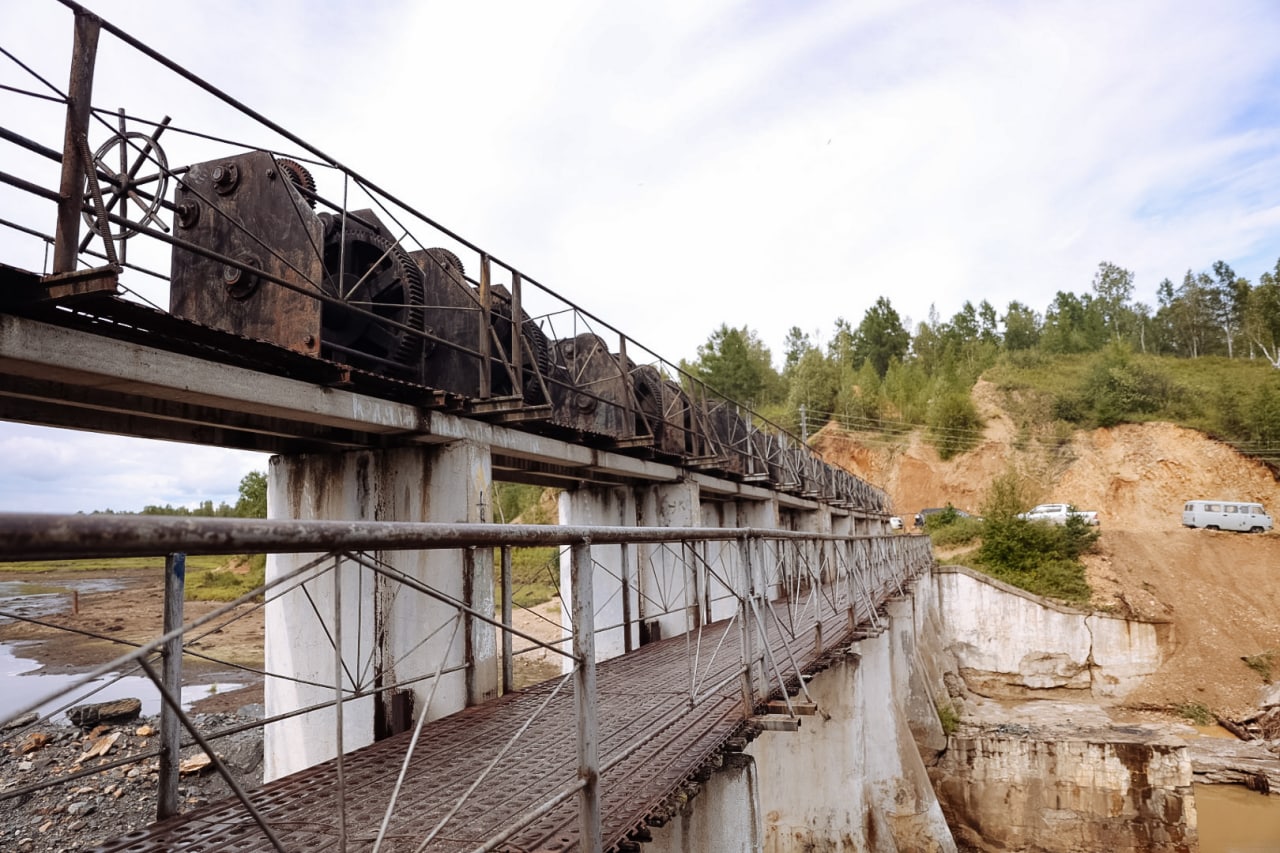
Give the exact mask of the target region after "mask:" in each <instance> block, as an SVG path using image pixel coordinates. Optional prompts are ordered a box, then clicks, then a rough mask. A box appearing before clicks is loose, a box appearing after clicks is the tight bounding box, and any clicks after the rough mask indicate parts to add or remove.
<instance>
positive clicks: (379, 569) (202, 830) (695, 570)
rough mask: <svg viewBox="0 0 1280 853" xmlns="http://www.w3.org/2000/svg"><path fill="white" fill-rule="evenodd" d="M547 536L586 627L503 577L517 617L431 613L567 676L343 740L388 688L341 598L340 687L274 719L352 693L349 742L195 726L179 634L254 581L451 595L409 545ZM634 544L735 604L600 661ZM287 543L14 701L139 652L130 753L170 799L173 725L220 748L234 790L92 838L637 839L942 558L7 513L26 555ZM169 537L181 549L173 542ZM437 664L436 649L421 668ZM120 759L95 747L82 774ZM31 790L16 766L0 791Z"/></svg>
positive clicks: (679, 541)
mask: <svg viewBox="0 0 1280 853" xmlns="http://www.w3.org/2000/svg"><path fill="white" fill-rule="evenodd" d="M548 545H551V546H556V547H558V548H561V549H564V550H565V552H566V553H567V557H568V559H569V560H570V562H571V566H572V578H573V585H572V589H571V590H569V591H567V593H566V595H567V597H566V598H564V599H563V600H562V607H563V608H564V610H565V612H566V613H569V614H571V615H572V620H571V628H572V630H571V631H570V632H569V635H568V636H566V637H565V638H564V639H563V640H560V641H555V642H542V641H538V640H536V639H534V638H532V637H530V636H528V635H525V634H523V633H521V632H517V631H516V630H515V629H514V628H513V627H512V617H511V612H512V605H511V603H510V596H511V587H510V585H505V586H504V589H505V596H504V603H503V608H502V612H503V616H502V617H500V618H495V617H494V616H492V615H491V614H485V613H480V612H476V611H474V610H473V609H472V608H470V607H469V606H468V604H467V602H465V601H456V600H453V601H451V603H452V605H453V607H454V608H455V616H454V618H453V620H451V621H450V622H447V623H445V624H442V625H440V626H437V627H436V628H434V629H432V631H433V632H439V631H445V632H452V631H457V630H459V627H460V626H461V625H462V624H463V623H464V622H465V621H467V620H475V619H479V620H484V621H488V622H491V623H493V624H494V627H495V628H496V629H497V630H500V631H502V633H503V636H504V638H506V640H504V642H503V644H502V645H503V649H504V652H503V664H504V670H507V671H510V668H511V659H512V656H513V654H517V653H518V652H513V651H512V649H513V643H512V642H511V640H515V641H516V643H519V644H523V645H524V650H525V651H526V652H528V651H532V650H535V649H539V648H542V649H546V650H547V651H549V652H551V653H552V654H554V655H556V656H557V657H559V658H561V659H562V660H563V661H564V662H565V668H566V670H567V671H566V672H565V674H564V675H563V676H562V677H560V678H553V679H550V680H548V681H545V682H543V683H541V684H537V685H535V686H532V687H528V688H525V689H523V690H516V691H512V692H509V693H507V694H506V695H504V696H502V697H501V698H499V699H497V700H494V701H491V702H488V703H485V704H482V705H478V706H474V707H470V708H466V709H464V710H462V711H460V712H457V713H454V714H451V715H448V716H445V717H441V718H433V715H432V713H431V711H432V709H431V702H430V700H428V702H427V705H426V707H425V708H423V709H421V710H420V712H419V713H418V716H417V720H416V722H415V724H414V725H413V727H412V728H411V729H410V730H407V731H405V732H402V733H400V734H397V735H394V736H391V737H388V738H385V739H383V740H380V741H377V742H375V743H374V744H372V745H370V746H367V747H364V748H361V749H358V750H355V751H353V752H349V753H345V754H344V753H343V752H342V751H341V746H340V745H341V738H342V734H341V733H342V723H341V720H342V714H341V711H340V709H342V708H343V707H344V706H346V705H349V703H353V702H359V701H367V700H368V697H370V696H371V695H372V694H373V693H374V692H376V691H377V689H378V688H376V687H375V686H374V685H373V684H371V683H370V682H369V681H368V679H367V672H368V670H367V668H366V667H364V666H362V665H361V664H362V661H357V662H356V665H355V666H351V665H350V663H349V662H347V661H344V660H343V656H342V655H341V654H339V653H338V652H337V649H338V648H339V647H340V645H341V643H342V639H341V638H342V636H343V632H344V630H346V631H350V630H352V627H353V626H351V625H344V624H343V620H342V610H341V608H340V607H335V609H334V612H333V613H321V612H319V611H317V612H316V613H315V617H316V618H317V619H320V620H321V621H323V622H324V623H325V625H326V629H327V631H328V633H329V634H330V636H331V637H332V638H333V649H334V662H333V669H332V672H333V680H332V691H333V698H332V700H331V701H330V702H328V703H325V705H324V706H320V707H317V706H312V707H309V708H307V709H296V710H295V711H290V712H285V713H283V714H280V715H277V716H275V717H273V718H270V719H267V720H264V721H263V724H264V725H270V724H272V723H273V722H277V721H279V720H281V719H285V718H287V717H289V716H292V715H293V714H294V713H297V711H301V710H305V711H308V712H314V711H317V710H321V709H322V707H328V708H330V709H337V710H338V713H336V714H335V715H334V728H335V737H336V739H337V742H338V744H339V753H338V755H337V756H336V757H335V758H333V759H332V760H330V761H327V762H325V763H322V764H320V765H317V766H315V767H312V768H310V769H307V770H304V771H302V772H298V773H294V774H292V775H290V776H286V777H284V778H281V779H278V780H275V781H272V782H269V783H267V784H266V785H264V786H263V787H261V788H259V789H257V790H254V791H250V792H246V791H244V790H243V789H242V788H241V787H240V786H239V785H238V784H237V783H236V782H235V780H234V777H233V776H232V775H231V774H230V773H229V772H228V771H227V770H226V768H225V767H224V766H223V765H222V764H221V762H220V761H219V759H218V758H217V740H218V738H219V736H220V735H223V734H225V732H219V731H201V730H200V729H199V728H198V727H197V725H196V723H195V722H194V721H193V719H192V718H191V716H190V715H188V714H187V713H186V712H185V711H183V710H182V707H181V704H180V702H179V699H178V696H177V693H176V691H175V689H174V674H173V671H172V669H170V668H171V667H173V666H175V665H177V662H178V661H180V660H181V649H182V647H183V644H184V642H186V641H187V640H189V639H190V638H198V637H201V636H204V635H206V634H208V633H209V632H212V631H216V630H218V629H219V628H220V627H222V626H224V625H225V624H227V622H228V621H229V620H234V619H237V618H243V615H244V610H243V608H242V607H240V606H238V605H240V604H243V603H244V602H246V601H251V600H253V599H256V598H261V599H262V602H261V603H259V604H256V605H254V606H266V607H270V606H272V602H277V601H279V600H281V598H282V597H283V596H286V595H288V594H290V592H291V591H295V590H304V591H305V590H308V589H324V588H326V587H327V588H334V587H335V580H334V578H335V576H336V575H337V574H338V573H343V572H358V573H361V574H364V575H367V576H368V577H369V581H370V583H371V584H372V582H373V579H374V578H375V577H379V578H390V579H392V580H393V581H395V582H396V583H398V584H401V588H400V589H399V591H398V594H400V595H406V596H419V597H422V599H423V600H424V601H425V600H427V599H432V600H436V601H439V600H441V599H449V596H448V594H447V593H445V592H443V591H441V590H439V589H435V588H433V587H432V586H431V585H430V584H424V583H421V582H416V581H414V580H412V579H411V578H408V577H407V576H404V575H403V574H401V573H399V572H398V571H397V570H396V567H395V562H396V560H395V553H396V552H397V551H399V550H407V549H418V550H421V549H430V550H456V549H475V548H495V549H497V550H498V551H499V552H500V554H501V555H502V560H501V562H502V563H503V564H504V565H509V560H510V556H511V553H512V549H517V548H521V547H529V546H548ZM641 546H644V547H646V548H648V549H649V553H651V554H652V555H653V556H654V558H655V559H662V560H669V559H671V558H672V557H674V558H676V559H678V560H679V561H681V564H682V569H683V571H684V573H685V574H687V576H689V577H693V578H698V579H700V583H701V586H700V589H702V590H703V595H701V596H700V597H701V598H702V600H703V601H704V602H707V603H709V605H710V606H709V607H707V608H705V609H703V610H702V612H703V613H705V614H707V617H708V618H709V617H710V616H711V615H713V614H715V613H719V612H728V613H729V614H730V615H729V616H727V617H726V618H718V619H715V620H714V621H701V622H700V623H699V624H697V625H696V626H695V627H694V628H693V630H691V631H689V632H688V633H687V634H685V635H682V636H676V637H671V638H668V639H665V640H661V641H658V642H655V643H651V644H648V645H645V646H642V647H641V648H640V649H638V650H636V651H634V652H630V653H628V654H625V655H622V656H620V657H617V658H614V659H611V660H606V661H602V662H597V661H596V659H595V650H594V645H595V641H594V637H595V635H596V634H597V633H598V632H599V631H608V630H614V629H616V627H617V626H609V625H605V626H600V627H599V628H597V629H596V630H592V629H591V628H590V627H589V626H591V625H593V623H594V617H595V614H597V613H598V612H599V608H600V607H601V605H602V604H603V602H601V601H598V600H597V595H598V593H597V592H596V590H594V589H593V583H592V575H593V574H594V570H595V569H598V568H599V567H600V565H601V563H600V561H599V555H600V554H601V553H602V552H604V551H606V550H608V549H617V548H639V547H641ZM285 551H287V552H295V553H296V552H302V553H316V556H315V557H314V559H311V560H310V561H308V562H307V563H304V564H303V565H302V566H301V567H300V568H298V569H296V570H294V571H292V572H289V573H287V574H283V575H280V576H277V577H273V578H271V579H270V580H269V581H268V582H267V583H266V584H265V585H263V586H262V587H260V588H259V589H257V590H254V591H253V592H252V593H250V594H248V595H246V596H245V597H244V598H242V599H240V600H239V601H238V602H233V603H232V604H228V605H226V606H224V607H221V608H219V609H218V610H216V611H215V612H213V613H211V614H209V615H208V616H205V617H202V618H201V619H198V620H195V621H192V622H188V623H186V624H178V623H181V621H182V620H181V619H180V618H176V617H175V615H174V613H173V611H172V609H170V611H169V612H168V613H167V614H166V618H167V620H168V622H169V624H168V625H165V626H157V630H156V634H155V636H154V638H153V639H151V640H150V641H149V642H146V643H143V644H142V645H140V646H139V647H137V648H132V649H130V650H129V651H128V652H126V653H124V654H122V655H120V656H119V657H117V658H115V659H113V660H109V661H104V662H103V664H102V665H101V666H99V667H98V668H97V669H95V670H94V671H93V672H90V673H86V674H85V675H84V676H82V677H81V678H80V679H79V681H78V683H77V685H74V686H72V687H71V688H69V689H68V690H67V691H65V695H62V694H56V695H53V696H47V697H42V698H41V699H40V700H38V701H36V702H32V703H30V705H29V706H28V707H26V708H23V709H21V710H20V711H19V712H17V713H15V714H14V715H11V719H12V718H16V717H18V716H21V715H22V714H25V713H26V712H27V711H29V710H34V709H36V708H40V707H43V706H47V705H48V704H49V703H50V702H56V703H57V705H58V707H59V708H65V707H68V706H69V705H71V704H74V703H75V702H76V701H78V698H79V691H80V690H82V689H83V686H84V685H88V684H89V682H90V681H92V680H93V679H94V678H97V677H100V676H102V675H104V674H114V673H122V672H131V671H135V670H136V669H138V668H141V669H142V671H143V672H145V673H146V674H147V675H148V676H150V677H151V678H152V680H153V681H154V682H155V684H156V687H157V689H158V690H159V691H160V693H161V695H162V697H163V699H164V701H165V706H166V713H165V717H164V719H163V720H162V725H163V726H164V731H162V733H161V736H160V740H161V741H162V743H163V744H164V745H163V746H162V747H160V748H158V749H156V750H155V751H153V753H152V754H150V755H148V754H142V755H136V756H132V757H130V758H128V759H125V760H124V761H128V762H135V761H139V760H150V759H151V758H154V757H156V756H165V755H168V759H167V760H164V761H163V763H162V773H161V778H160V782H159V784H160V785H161V787H162V796H161V802H162V803H163V802H164V800H165V797H164V795H163V789H164V787H165V786H168V787H170V788H173V789H176V785H177V775H176V761H175V760H174V758H173V754H174V753H176V750H177V749H178V748H179V744H180V739H182V742H184V743H197V744H200V745H202V746H204V747H205V748H206V751H207V754H209V755H210V756H213V760H214V766H215V768H216V769H217V770H218V772H220V773H222V774H223V775H224V778H225V779H226V780H227V782H228V786H229V790H230V794H229V796H228V798H227V799H226V800H225V801H223V802H221V803H217V804H213V805H210V806H208V807H202V808H200V809H198V810H196V811H193V812H190V813H182V812H177V811H176V810H175V813H173V814H172V815H171V816H170V817H168V818H166V819H164V820H161V821H159V822H158V823H156V824H154V825H153V826H151V827H149V828H147V829H143V830H138V831H135V832H131V833H129V834H127V835H125V836H123V837H121V838H119V839H117V840H115V841H112V842H109V843H106V844H103V845H101V846H99V847H96V848H94V850H95V852H96V853H108V851H111V853H126V851H127V853H146V852H147V851H154V852H155V853H158V852H159V851H211V850H237V851H256V850H274V851H278V853H285V851H301V850H306V851H314V850H345V851H379V850H380V851H426V850H433V851H436V850H444V851H464V850H465V851H489V850H506V851H522V850H623V849H633V848H634V845H635V844H636V843H637V842H638V841H640V840H643V839H645V838H646V837H647V832H648V827H649V826H651V825H660V824H662V823H664V822H665V821H666V820H667V819H668V818H670V817H671V816H672V815H673V814H674V813H675V812H676V811H678V810H679V809H680V807H681V805H682V804H683V803H685V802H687V800H688V799H689V798H690V797H691V796H696V794H697V792H698V787H699V784H700V782H701V781H705V780H706V779H707V778H708V777H709V776H710V774H711V773H713V772H714V770H715V769H716V768H717V767H718V766H719V765H720V764H721V763H722V762H723V761H724V760H725V755H726V753H730V752H734V751H740V750H741V749H742V748H743V747H744V746H745V744H746V742H748V741H749V740H750V739H752V738H753V737H754V736H755V734H756V733H758V732H759V731H760V730H761V729H763V728H769V729H782V730H786V729H788V728H794V727H795V726H797V725H799V724H800V721H801V720H802V717H803V715H804V714H806V713H813V712H814V711H815V710H816V711H818V712H820V710H821V709H816V708H814V707H813V703H812V702H811V701H810V700H809V699H808V697H807V695H806V691H805V680H806V677H807V676H809V675H810V674H812V673H813V672H815V671H817V670H819V669H822V668H824V666H825V664H826V662H827V661H828V659H829V656H830V655H832V654H838V653H840V652H841V649H842V646H845V645H847V644H848V642H849V641H850V640H851V639H853V638H855V637H856V636H859V635H860V632H865V631H875V630H877V629H878V628H879V627H880V624H881V621H880V620H881V616H880V615H878V613H877V611H878V610H879V608H880V605H881V604H882V603H883V602H884V601H885V600H886V599H887V598H889V597H890V596H894V595H899V594H901V593H902V592H903V590H904V588H905V587H906V586H907V585H908V584H910V583H911V582H912V581H913V580H914V579H915V578H916V577H917V576H918V575H920V574H921V573H923V572H926V571H927V570H928V568H929V566H930V565H931V564H932V557H931V554H930V550H929V547H928V542H927V540H926V539H924V538H923V537H908V536H861V537H828V536H821V535H817V534H806V533H797V532H788V531H777V530H768V531H766V530H751V529H704V528H619V527H596V528H574V527H530V526H518V525H435V524H403V523H401V524H397V523H374V522H365V523H359V522H277V521H239V520H223V519H204V520H199V519H171V518H129V517H103V516H66V517H47V516H31V515H2V516H0V553H4V554H6V555H8V556H13V557H21V558H23V559H54V558H59V559H61V558H72V557H84V556H89V555H93V556H141V555H152V556H154V555H158V554H170V555H172V554H173V553H174V552H178V553H188V554H196V553H214V554H232V553H246V552H269V553H280V552H285ZM658 555H661V557H659V556H658ZM169 559H170V562H171V564H172V562H173V560H174V557H172V556H170V558H169ZM174 575H175V573H174V572H172V571H171V572H169V577H170V578H172V577H174ZM618 580H620V579H618ZM170 598H171V599H172V598H173V596H172V595H170ZM176 600H177V601H180V600H181V598H180V595H179V596H178V597H177V599H176ZM649 603H650V604H651V605H653V606H655V607H658V606H664V607H667V608H674V609H675V610H677V611H682V612H686V613H689V612H693V611H694V607H693V602H691V601H690V600H689V593H686V596H685V598H684V599H682V600H677V601H674V602H672V601H665V602H660V601H658V600H653V601H650V602H649ZM0 615H3V614H0ZM581 626H588V627H587V628H586V629H585V630H584V629H583V628H582V627H581ZM424 632H425V629H424ZM424 639H425V638H424ZM158 659H163V665H162V664H161V663H158V662H157V660H158ZM471 665H474V662H471ZM441 666H443V664H441ZM162 670H167V671H166V672H162ZM268 675H270V676H273V677H282V678H288V677H290V675H289V673H269V674H268ZM440 675H441V672H440V669H437V670H436V672H434V673H431V674H429V675H428V676H427V677H428V678H436V679H438V678H439V677H440ZM391 687H392V686H387V687H384V688H382V689H391ZM432 695H434V693H433V694H432ZM771 712H772V713H771ZM49 716H51V714H46V715H44V717H42V718H41V720H42V721H43V720H44V719H47V718H48V717H49ZM33 725H35V724H33ZM19 734H21V732H19ZM168 750H173V751H174V753H170V752H168ZM113 763H114V764H119V763H121V762H119V761H117V762H113ZM111 766H112V765H111V764H103V765H101V766H93V767H90V768H86V770H85V771H84V773H83V775H89V774H96V773H99V772H101V771H102V770H103V769H105V768H109V767H111ZM164 767H167V768H168V770H167V771H164V770H163V768H164ZM73 781H74V777H71V778H64V779H60V780H58V782H57V784H66V783H67V782H73ZM30 790H31V789H30V788H17V789H14V788H10V789H9V790H5V791H0V797H3V798H12V797H14V796H20V795H22V794H23V793H26V792H29V791H30Z"/></svg>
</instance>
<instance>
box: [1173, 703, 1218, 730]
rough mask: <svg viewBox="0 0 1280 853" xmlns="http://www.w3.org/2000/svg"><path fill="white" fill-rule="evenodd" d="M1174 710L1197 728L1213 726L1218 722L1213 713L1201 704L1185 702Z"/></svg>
mask: <svg viewBox="0 0 1280 853" xmlns="http://www.w3.org/2000/svg"><path fill="white" fill-rule="evenodd" d="M1174 710H1175V711H1177V712H1178V714H1179V715H1180V716H1183V717H1186V718H1187V719H1188V720H1190V721H1191V722H1193V723H1195V724H1196V725H1197V726H1211V725H1213V724H1214V723H1216V722H1217V719H1216V718H1215V717H1214V716H1213V712H1212V711H1210V710H1209V709H1208V707H1207V706H1205V705H1204V704H1203V703H1201V702H1183V703H1182V704H1181V705H1179V706H1178V707H1177V708H1175V709H1174Z"/></svg>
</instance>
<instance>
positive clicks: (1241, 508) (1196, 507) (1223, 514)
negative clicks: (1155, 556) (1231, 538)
mask: <svg viewBox="0 0 1280 853" xmlns="http://www.w3.org/2000/svg"><path fill="white" fill-rule="evenodd" d="M1182 525H1183V526H1184V527H1203V528H1205V529H1207V530H1239V531H1241V532H1243V533H1263V532H1265V531H1267V530H1270V529H1271V528H1272V526H1273V525H1272V521H1271V516H1269V515H1267V511H1266V510H1265V509H1263V508H1262V504H1259V503H1253V502H1251V501H1200V500H1195V501H1187V502H1186V504H1184V505H1183V507H1182Z"/></svg>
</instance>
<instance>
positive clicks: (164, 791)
mask: <svg viewBox="0 0 1280 853" xmlns="http://www.w3.org/2000/svg"><path fill="white" fill-rule="evenodd" d="M186 580H187V555H186V554H169V555H168V556H167V557H165V558H164V633H165V634H170V633H173V632H175V631H177V629H179V628H181V627H182V621H183V617H182V600H183V596H184V593H185V590H186ZM161 654H162V655H163V657H164V663H163V667H162V668H161V676H160V677H161V678H162V679H163V680H164V685H165V687H166V688H168V689H169V690H171V691H173V692H174V693H176V694H178V695H179V696H181V695H182V634H181V633H176V634H174V636H173V637H171V638H169V639H168V640H167V641H166V642H165V644H164V646H163V648H162V649H161ZM181 735H182V726H181V724H180V723H179V721H178V715H177V714H176V713H175V712H174V711H173V709H172V708H170V707H169V706H168V705H165V704H162V705H161V706H160V780H159V783H158V784H159V789H158V790H157V792H156V820H164V819H165V818H167V817H172V816H173V815H176V814H177V813H178V764H179V762H180V761H181V753H180V749H181Z"/></svg>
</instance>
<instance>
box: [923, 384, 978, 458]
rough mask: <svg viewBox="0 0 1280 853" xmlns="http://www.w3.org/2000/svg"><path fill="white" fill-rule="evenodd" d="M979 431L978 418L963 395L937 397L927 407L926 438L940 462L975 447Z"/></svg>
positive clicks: (958, 393) (973, 408) (969, 398)
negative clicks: (929, 440) (935, 450)
mask: <svg viewBox="0 0 1280 853" xmlns="http://www.w3.org/2000/svg"><path fill="white" fill-rule="evenodd" d="M981 430H982V417H981V416H980V415H979V414H978V408H977V407H976V406H975V405H974V404H973V399H972V398H971V397H970V396H969V394H968V393H967V392H966V393H960V392H951V393H945V394H940V395H938V396H936V397H935V398H934V400H933V402H932V403H931V404H930V406H929V437H930V439H931V440H932V441H933V446H934V447H936V448H937V449H938V456H940V457H941V458H942V459H944V460H946V459H950V458H951V457H953V456H955V455H957V454H959V453H963V452H964V451H966V450H969V449H970V448H972V447H973V446H974V445H976V444H977V443H978V438H979V437H980V434H981Z"/></svg>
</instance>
